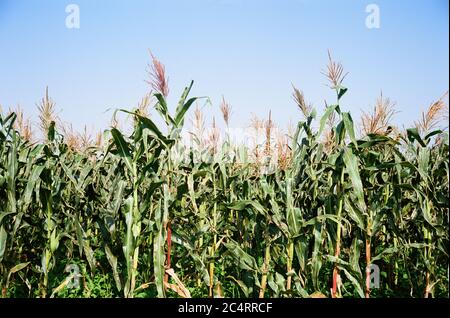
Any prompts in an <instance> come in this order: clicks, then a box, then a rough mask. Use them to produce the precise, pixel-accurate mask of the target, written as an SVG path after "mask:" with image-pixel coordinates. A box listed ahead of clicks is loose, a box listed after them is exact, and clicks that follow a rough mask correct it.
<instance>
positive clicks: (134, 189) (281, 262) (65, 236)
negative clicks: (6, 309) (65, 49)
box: [0, 57, 449, 298]
mask: <svg viewBox="0 0 450 318" xmlns="http://www.w3.org/2000/svg"><path fill="white" fill-rule="evenodd" d="M151 72H152V74H153V77H152V78H151V80H150V81H149V83H150V84H151V85H152V87H153V90H152V93H151V94H149V95H148V96H146V98H145V99H144V100H143V101H142V102H141V104H140V106H139V107H137V108H135V109H132V110H125V109H118V110H116V113H115V115H116V114H123V115H126V116H129V118H131V119H132V124H131V125H130V126H131V130H130V131H129V132H127V131H126V130H125V129H120V128H119V126H120V125H119V123H117V120H115V119H114V120H113V122H112V124H111V127H110V128H109V129H108V130H106V131H104V132H103V133H102V134H100V135H99V136H98V137H97V140H95V141H92V140H89V138H88V137H86V138H83V136H80V135H74V134H73V133H71V131H70V130H69V129H63V128H62V127H60V126H61V125H59V124H58V118H57V117H56V115H55V111H54V109H55V104H54V102H53V101H52V100H51V98H50V97H49V96H48V92H47V94H46V95H45V97H44V98H43V100H42V102H41V104H40V114H41V115H40V118H39V120H40V128H41V131H42V132H43V138H41V139H40V140H39V141H36V140H35V138H33V136H32V133H31V128H30V123H29V121H27V120H25V119H24V117H23V113H22V112H21V111H20V110H19V111H11V112H5V111H2V112H1V114H0V286H1V291H2V297H42V298H45V297H125V298H132V297H240V298H241V297H242V298H251V297H260V298H266V297H313V298H314V297H316V298H318V297H330V298H331V297H332V298H341V297H362V298H364V297H366V298H369V297H448V292H449V290H448V284H449V236H448V229H449V210H448V205H449V197H448V193H449V188H448V184H449V167H448V165H449V156H448V155H449V148H448V129H447V128H446V127H442V124H441V123H442V121H441V119H442V118H444V119H445V118H446V119H447V120H448V115H445V114H444V113H445V112H446V111H448V110H447V108H446V107H447V105H446V103H445V102H444V101H443V99H440V100H438V101H437V102H436V103H434V104H432V105H431V106H430V107H429V109H428V110H425V111H424V112H423V116H422V118H420V119H419V120H418V121H417V122H416V123H415V124H413V125H411V128H409V129H399V128H397V127H395V126H394V125H391V124H390V119H391V117H392V116H393V115H394V113H395V111H394V109H393V107H392V104H391V103H390V102H389V101H388V100H387V99H386V98H384V97H382V96H381V97H380V99H379V100H378V102H377V104H376V106H375V108H374V109H373V112H368V113H365V114H364V115H363V117H362V119H361V120H362V123H361V124H356V123H355V122H354V120H353V118H352V116H351V114H350V113H349V112H346V111H345V95H346V94H349V93H350V91H348V90H347V88H346V87H344V86H343V80H344V77H345V75H344V73H343V69H342V66H341V65H340V64H339V63H336V62H334V61H332V60H331V58H330V63H329V65H328V68H327V69H326V71H325V75H326V76H327V77H328V79H329V80H330V88H331V89H332V90H333V91H334V92H335V95H336V98H335V100H334V101H331V103H330V104H328V105H326V107H325V110H324V112H323V113H322V114H321V115H318V113H317V111H316V109H314V108H313V107H312V106H310V105H309V104H308V103H307V102H305V98H304V95H303V93H302V92H301V91H300V90H299V89H297V88H294V93H293V97H294V101H295V102H296V104H297V106H298V108H299V111H300V112H299V114H300V115H301V118H302V120H300V121H299V122H298V123H297V124H296V127H294V129H292V131H290V132H289V133H287V134H285V135H283V136H282V137H280V138H276V136H274V133H273V132H274V129H273V127H274V123H273V122H272V120H271V117H270V116H269V119H268V120H260V121H259V123H256V124H255V125H254V126H255V127H256V126H258V127H259V128H260V129H261V130H262V132H263V134H264V140H263V141H262V142H260V143H258V144H255V145H254V146H252V147H250V146H245V145H235V144H233V143H232V142H231V141H230V140H229V139H227V138H225V139H224V140H223V141H220V142H219V138H218V134H219V133H220V132H221V131H220V130H219V129H218V128H217V127H215V121H214V127H213V128H215V129H213V130H212V133H209V134H208V135H207V136H204V133H202V131H201V129H197V130H196V132H193V133H192V136H193V139H192V140H193V145H192V146H188V145H187V144H186V143H185V142H183V139H182V138H181V136H182V130H183V129H184V128H183V127H185V126H186V125H185V121H187V116H188V114H190V113H191V112H190V111H189V110H190V109H191V108H193V107H194V106H195V105H196V103H198V102H199V101H200V100H201V99H199V98H196V97H190V96H189V95H190V90H191V87H192V84H193V83H191V84H190V85H189V86H188V87H186V89H185V90H184V92H182V94H181V97H180V98H179V102H178V104H177V105H176V107H174V110H175V111H172V112H170V111H169V109H172V108H171V107H169V105H168V104H167V95H168V88H167V82H166V81H165V79H164V76H165V74H164V67H163V66H162V64H161V63H160V62H159V61H158V60H156V58H155V57H153V69H152V70H151ZM444 98H445V96H444ZM150 106H151V107H152V110H153V111H155V112H156V113H157V114H159V115H160V117H161V119H162V122H164V123H165V125H163V126H164V127H162V126H161V125H159V126H158V125H157V124H156V123H155V120H154V119H153V118H152V116H150V115H148V112H147V107H150ZM221 110H222V113H223V115H224V116H223V117H224V118H223V119H224V121H225V124H226V125H227V126H228V124H229V120H230V118H229V117H230V110H231V108H230V106H229V105H228V104H227V102H226V101H225V100H224V101H223V103H222V106H221ZM194 115H195V118H196V120H197V122H201V120H202V113H201V112H200V111H199V110H198V109H197V110H196V111H195V113H194ZM445 116H447V117H445ZM114 117H115V116H114ZM194 121H195V120H194ZM199 126H201V124H199ZM258 127H257V128H258ZM225 137H226V136H225ZM181 153H183V154H185V155H183V159H182V160H181V159H180V157H181V155H180V154H181ZM198 158H203V159H201V160H199V159H198ZM274 158H276V160H274ZM374 266H376V268H378V269H379V285H378V286H373V285H372V280H373V279H372V278H373V277H372V276H371V275H372V273H374V272H377V271H372V269H373V268H374ZM68 268H69V269H70V268H72V269H73V268H76V269H77V270H76V271H74V270H68ZM75 281H76V282H79V284H78V285H76V286H73V285H74V282H75Z"/></svg>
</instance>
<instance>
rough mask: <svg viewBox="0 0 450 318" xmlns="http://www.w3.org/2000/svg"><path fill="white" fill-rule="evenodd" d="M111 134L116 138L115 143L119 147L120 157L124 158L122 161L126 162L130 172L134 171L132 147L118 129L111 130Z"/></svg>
mask: <svg viewBox="0 0 450 318" xmlns="http://www.w3.org/2000/svg"><path fill="white" fill-rule="evenodd" d="M111 134H112V136H113V138H114V143H115V145H116V147H117V150H118V151H119V155H120V157H122V159H123V160H124V161H125V164H126V166H127V168H128V169H129V170H130V171H133V166H132V164H131V153H130V146H129V145H128V143H127V142H126V141H125V139H124V138H123V135H122V133H121V132H120V131H119V130H117V129H116V128H112V129H111Z"/></svg>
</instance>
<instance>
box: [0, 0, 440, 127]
mask: <svg viewBox="0 0 450 318" xmlns="http://www.w3.org/2000/svg"><path fill="white" fill-rule="evenodd" d="M71 3H74V4H77V5H79V8H80V29H68V28H66V24H65V20H66V17H67V13H66V12H65V8H66V6H67V5H68V4H71ZM371 3H375V4H377V5H378V7H379V8H380V28H379V29H369V28H367V27H366V23H365V22H366V17H367V15H368V13H366V10H365V9H366V6H367V5H368V4H371ZM448 9H449V8H448V0H422V1H419V0H417V1H413V0H396V1H392V0H370V1H363V0H346V1H344V0H341V1H337V0H336V1H331V0H330V1H325V0H323V1H319V0H277V1H275V0H191V1H182V0H128V1H125V0H120V1H119V0H70V1H65V0H58V1H56V0H0V104H1V105H2V106H3V108H4V109H5V108H9V107H15V106H16V105H18V104H19V105H20V106H21V107H22V108H23V109H24V110H25V112H26V114H28V115H29V116H31V117H33V118H36V103H37V102H38V101H39V100H40V99H41V98H42V96H43V94H44V92H45V87H46V86H49V90H50V95H51V96H52V97H53V99H54V100H55V101H56V103H57V109H58V110H59V111H60V112H59V115H60V117H61V118H62V119H63V120H64V121H68V122H72V123H73V125H74V127H75V128H77V129H80V128H81V127H83V126H84V125H85V124H86V125H88V127H90V128H92V127H95V128H96V129H99V128H106V127H107V125H108V123H109V119H110V118H111V112H109V113H105V111H106V110H107V109H108V108H114V107H122V108H131V107H134V106H135V105H136V104H137V103H138V101H139V100H140V98H141V97H142V96H143V95H144V94H145V93H146V92H147V91H148V90H149V87H148V85H147V84H146V83H145V81H144V80H145V79H146V78H147V74H146V67H147V64H148V63H149V61H150V59H149V54H148V50H149V49H151V50H152V52H153V53H154V54H155V55H156V56H157V57H158V58H159V59H160V60H161V61H162V62H163V63H164V64H165V65H166V70H167V73H168V75H169V84H170V96H169V100H170V101H171V103H172V105H174V103H175V102H176V100H177V98H178V96H179V95H180V93H181V91H182V88H183V87H184V86H185V85H187V84H188V83H189V81H190V80H191V79H193V80H195V86H194V89H193V95H198V96H205V95H207V96H209V97H210V99H211V101H212V106H207V107H206V108H204V111H205V113H206V115H207V117H209V118H211V117H212V116H214V115H215V116H220V115H219V111H218V106H219V103H220V99H221V96H222V95H224V96H225V98H226V99H227V100H228V101H229V103H230V104H231V105H232V107H233V114H232V117H231V121H232V125H233V126H235V127H242V126H245V125H247V124H248V123H249V120H250V115H251V114H252V113H255V114H256V115H258V116H260V117H263V116H266V115H267V113H268V112H269V110H272V116H273V119H274V120H275V121H276V122H277V123H278V124H279V125H280V126H286V125H287V123H288V121H289V120H292V121H293V122H296V121H297V120H299V119H300V118H301V116H300V113H299V112H298V110H297V109H296V106H295V103H294V102H293V100H292V98H291V83H293V84H295V85H296V86H297V87H299V88H300V89H302V90H303V91H304V93H305V96H306V98H307V100H309V101H310V102H312V103H313V105H314V106H316V107H317V108H318V109H322V108H323V104H324V103H323V101H324V99H327V100H328V101H330V102H332V101H333V100H334V97H333V94H332V93H331V91H330V90H329V88H327V86H326V85H325V84H326V79H325V78H324V76H323V75H322V74H321V71H322V70H323V69H324V68H325V66H326V63H327V50H328V49H330V50H331V52H332V54H333V57H335V59H336V60H339V61H341V62H342V64H343V65H344V67H345V69H346V70H347V71H348V72H349V75H348V76H347V78H346V80H345V82H344V83H345V85H346V86H347V87H348V88H349V92H348V94H347V95H346V97H345V98H344V100H343V106H342V107H343V108H344V109H346V110H350V111H351V112H352V114H353V117H354V119H355V120H358V119H359V115H360V112H361V110H367V109H368V107H372V106H373V104H374V102H375V100H376V97H377V96H378V95H379V94H380V91H381V90H382V91H383V95H384V96H388V97H390V98H391V99H392V100H393V101H395V102H396V103H397V110H398V111H399V113H398V114H397V115H396V122H397V123H398V124H400V125H409V124H410V123H412V122H413V121H414V120H416V119H417V118H418V116H419V114H420V111H421V110H423V109H425V108H426V107H427V106H428V105H429V104H430V103H431V102H433V101H434V100H435V99H437V98H438V97H440V96H441V95H442V94H443V93H444V92H445V91H447V90H448V87H449V34H448V26H449V16H448Z"/></svg>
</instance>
